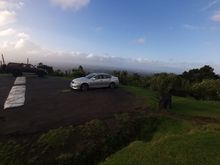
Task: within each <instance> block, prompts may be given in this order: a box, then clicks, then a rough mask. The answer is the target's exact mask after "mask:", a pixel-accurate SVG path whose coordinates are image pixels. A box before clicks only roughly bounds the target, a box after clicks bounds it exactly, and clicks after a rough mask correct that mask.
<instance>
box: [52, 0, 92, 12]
mask: <svg viewBox="0 0 220 165" xmlns="http://www.w3.org/2000/svg"><path fill="white" fill-rule="evenodd" d="M50 1H51V3H52V4H54V5H56V6H60V7H61V8H62V9H72V10H74V11H77V10H80V9H81V8H83V7H86V6H87V5H88V4H89V3H90V0H50Z"/></svg>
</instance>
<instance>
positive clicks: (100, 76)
mask: <svg viewBox="0 0 220 165" xmlns="http://www.w3.org/2000/svg"><path fill="white" fill-rule="evenodd" d="M102 78H103V76H102V75H97V76H96V77H95V79H96V80H100V79H102Z"/></svg>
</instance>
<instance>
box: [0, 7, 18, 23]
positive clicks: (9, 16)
mask: <svg viewBox="0 0 220 165" xmlns="http://www.w3.org/2000/svg"><path fill="white" fill-rule="evenodd" d="M15 21H16V13H15V12H14V11H8V10H3V11H0V27H1V26H5V25H8V24H10V23H13V22H15Z"/></svg>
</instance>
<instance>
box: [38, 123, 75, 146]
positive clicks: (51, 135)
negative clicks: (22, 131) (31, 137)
mask: <svg viewBox="0 0 220 165" xmlns="http://www.w3.org/2000/svg"><path fill="white" fill-rule="evenodd" d="M72 132H73V127H71V126H70V127H67V128H63V127H60V128H57V129H52V130H50V131H49V132H47V133H44V134H43V135H41V136H40V137H39V139H38V143H39V144H42V145H45V146H48V147H51V148H59V147H62V146H64V145H65V143H66V142H67V140H68V138H69V137H70V135H71V133H72Z"/></svg>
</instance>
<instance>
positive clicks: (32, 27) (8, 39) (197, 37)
mask: <svg viewBox="0 0 220 165" xmlns="http://www.w3.org/2000/svg"><path fill="white" fill-rule="evenodd" d="M219 43H220V0H186V1H184V2H183V1H176V0H167V1H160V0H156V1H153V0H148V1H144V0H140V1H138V2H137V1H132V0H128V1H120V0H119V1H109V0H46V1H45V0H38V1H30V0H0V53H3V54H4V56H5V60H6V62H10V61H13V62H26V59H27V58H29V59H30V62H31V63H34V64H36V63H39V62H43V63H45V64H49V65H52V66H55V67H56V66H57V67H59V66H62V67H67V68H69V67H71V66H73V65H83V66H95V67H106V68H118V69H126V70H134V71H135V70H137V71H144V72H172V73H182V72H183V71H185V70H189V69H192V68H200V67H202V66H204V65H210V66H211V67H213V68H214V69H215V72H216V73H218V74H219V73H220V56H219V52H220V47H219Z"/></svg>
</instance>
